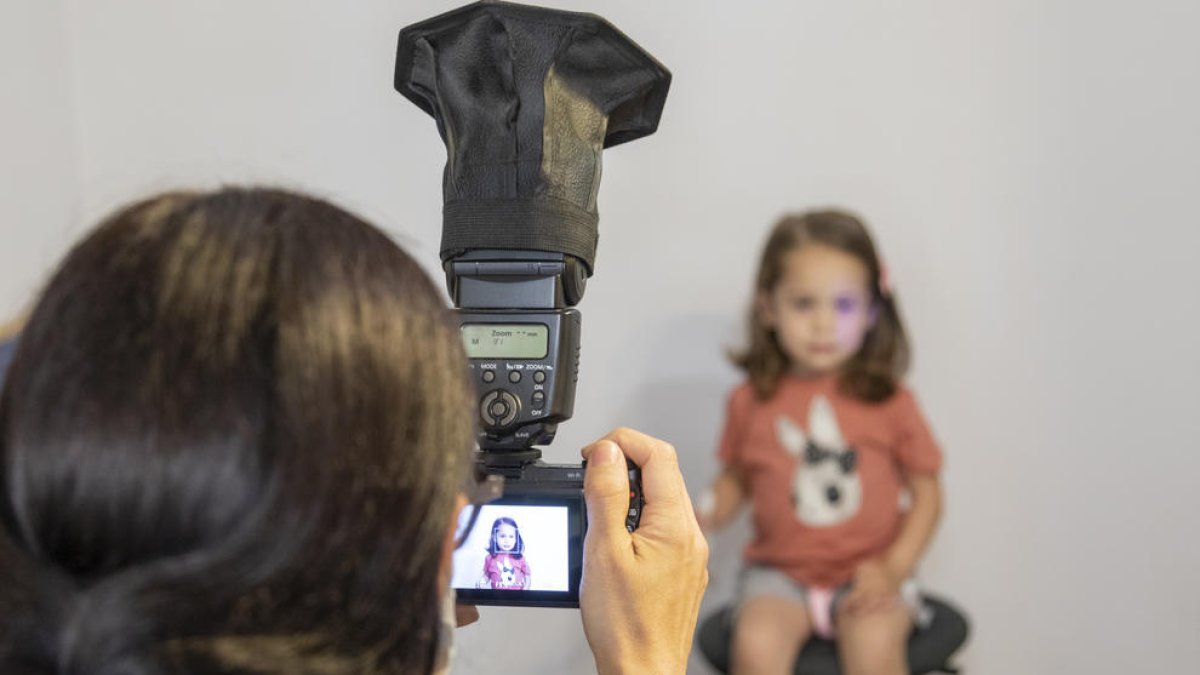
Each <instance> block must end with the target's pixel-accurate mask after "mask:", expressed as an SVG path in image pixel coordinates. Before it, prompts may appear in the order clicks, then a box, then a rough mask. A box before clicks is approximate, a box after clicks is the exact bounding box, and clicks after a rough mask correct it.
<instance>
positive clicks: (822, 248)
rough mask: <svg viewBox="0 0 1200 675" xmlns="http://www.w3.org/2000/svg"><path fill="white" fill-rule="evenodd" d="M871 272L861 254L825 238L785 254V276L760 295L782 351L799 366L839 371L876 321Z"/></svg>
mask: <svg viewBox="0 0 1200 675" xmlns="http://www.w3.org/2000/svg"><path fill="white" fill-rule="evenodd" d="M872 300H873V294H872V293H871V290H870V274H869V272H868V270H867V266H866V265H864V264H863V263H862V261H861V260H859V259H858V258H856V257H854V256H853V255H850V254H849V253H846V252H844V251H841V250H838V249H836V248H833V247H830V246H826V245H824V244H805V245H803V246H801V247H800V248H797V249H795V250H792V251H789V252H788V253H786V254H785V256H784V263H783V276H782V277H780V279H779V283H777V284H775V287H774V288H773V289H771V290H770V291H769V292H764V293H762V294H761V295H760V296H759V298H758V303H759V312H760V315H761V316H762V318H763V321H764V322H765V323H766V324H767V326H768V327H769V328H773V329H774V330H775V334H776V336H777V338H778V340H779V346H780V347H781V348H782V349H783V352H784V354H786V355H787V356H788V358H789V359H791V361H792V363H793V364H794V365H795V366H796V367H798V368H799V369H800V370H802V371H805V372H811V373H828V372H833V371H836V370H837V369H838V368H840V367H842V366H843V365H845V364H846V362H847V361H849V360H850V359H851V357H853V356H854V355H855V354H857V353H858V350H859V348H860V347H862V344H863V339H864V338H865V337H866V334H867V331H869V330H870V329H871V327H872V326H874V325H875V306H874V303H873V301H872Z"/></svg>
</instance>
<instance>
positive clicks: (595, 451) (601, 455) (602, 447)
mask: <svg viewBox="0 0 1200 675" xmlns="http://www.w3.org/2000/svg"><path fill="white" fill-rule="evenodd" d="M620 454H621V451H620V450H619V449H618V448H617V444H616V443H613V442H612V441H600V442H599V443H597V444H596V447H594V448H592V453H591V456H590V457H588V462H589V463H591V464H596V465H599V464H616V463H617V458H618V457H619V456H620Z"/></svg>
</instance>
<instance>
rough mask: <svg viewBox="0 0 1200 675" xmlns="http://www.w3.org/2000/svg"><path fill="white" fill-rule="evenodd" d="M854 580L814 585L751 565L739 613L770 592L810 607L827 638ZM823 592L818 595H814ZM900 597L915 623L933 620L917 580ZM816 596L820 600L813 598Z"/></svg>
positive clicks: (820, 632)
mask: <svg viewBox="0 0 1200 675" xmlns="http://www.w3.org/2000/svg"><path fill="white" fill-rule="evenodd" d="M850 587H851V584H843V585H841V586H838V587H836V588H812V587H809V586H807V585H805V584H802V583H800V582H798V581H796V580H794V579H792V578H791V577H789V576H788V575H786V574H784V573H783V572H781V571H779V570H777V569H775V568H774V567H768V566H765V565H750V566H748V567H746V568H744V569H743V570H742V576H741V582H740V584H739V591H738V599H737V606H736V608H735V610H734V617H735V621H736V617H737V614H738V613H740V612H741V609H742V606H743V605H744V604H745V603H746V601H747V600H749V599H751V598H754V597H758V596H771V597H775V598H783V599H785V600H791V601H792V602H797V603H800V604H802V605H804V606H805V607H806V608H808V612H809V619H810V621H811V622H812V624H813V629H814V632H815V633H816V634H817V635H819V636H821V637H823V638H826V639H831V638H833V637H834V617H836V616H837V607H838V603H839V602H840V601H841V600H842V598H844V597H845V596H846V594H847V593H849V592H850ZM818 595H819V596H820V597H819V598H818V597H815V596H818ZM900 597H901V599H902V600H903V601H904V604H905V606H906V607H908V610H909V614H910V615H911V616H912V620H913V625H914V626H916V627H918V628H925V627H926V626H928V625H929V623H930V622H931V621H932V620H933V613H932V611H931V610H930V609H929V607H928V606H926V604H925V600H924V598H923V597H922V596H921V591H920V589H919V588H918V587H917V582H916V580H914V579H912V578H909V579H908V580H906V581H905V582H904V583H903V584H902V585H901V586H900ZM814 600H817V601H816V602H814Z"/></svg>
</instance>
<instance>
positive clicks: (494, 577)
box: [475, 517, 530, 591]
mask: <svg viewBox="0 0 1200 675" xmlns="http://www.w3.org/2000/svg"><path fill="white" fill-rule="evenodd" d="M487 551H488V555H487V558H485V559H484V561H483V576H482V577H480V579H479V581H478V583H476V584H475V585H476V587H477V588H491V589H494V590H503V591H525V590H529V582H530V576H529V563H528V562H526V561H525V540H524V539H522V538H521V530H520V528H518V527H517V521H515V520H513V519H512V518H507V517H501V518H497V519H496V522H494V523H492V536H491V539H490V540H489V541H488V549H487Z"/></svg>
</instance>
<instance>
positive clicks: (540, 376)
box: [533, 370, 546, 384]
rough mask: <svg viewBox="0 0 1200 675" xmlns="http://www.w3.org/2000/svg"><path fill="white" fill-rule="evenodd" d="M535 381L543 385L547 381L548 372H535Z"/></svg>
mask: <svg viewBox="0 0 1200 675" xmlns="http://www.w3.org/2000/svg"><path fill="white" fill-rule="evenodd" d="M533 381H534V382H537V383H538V384H541V383H543V382H545V381H546V372H545V371H543V370H538V371H534V373H533Z"/></svg>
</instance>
